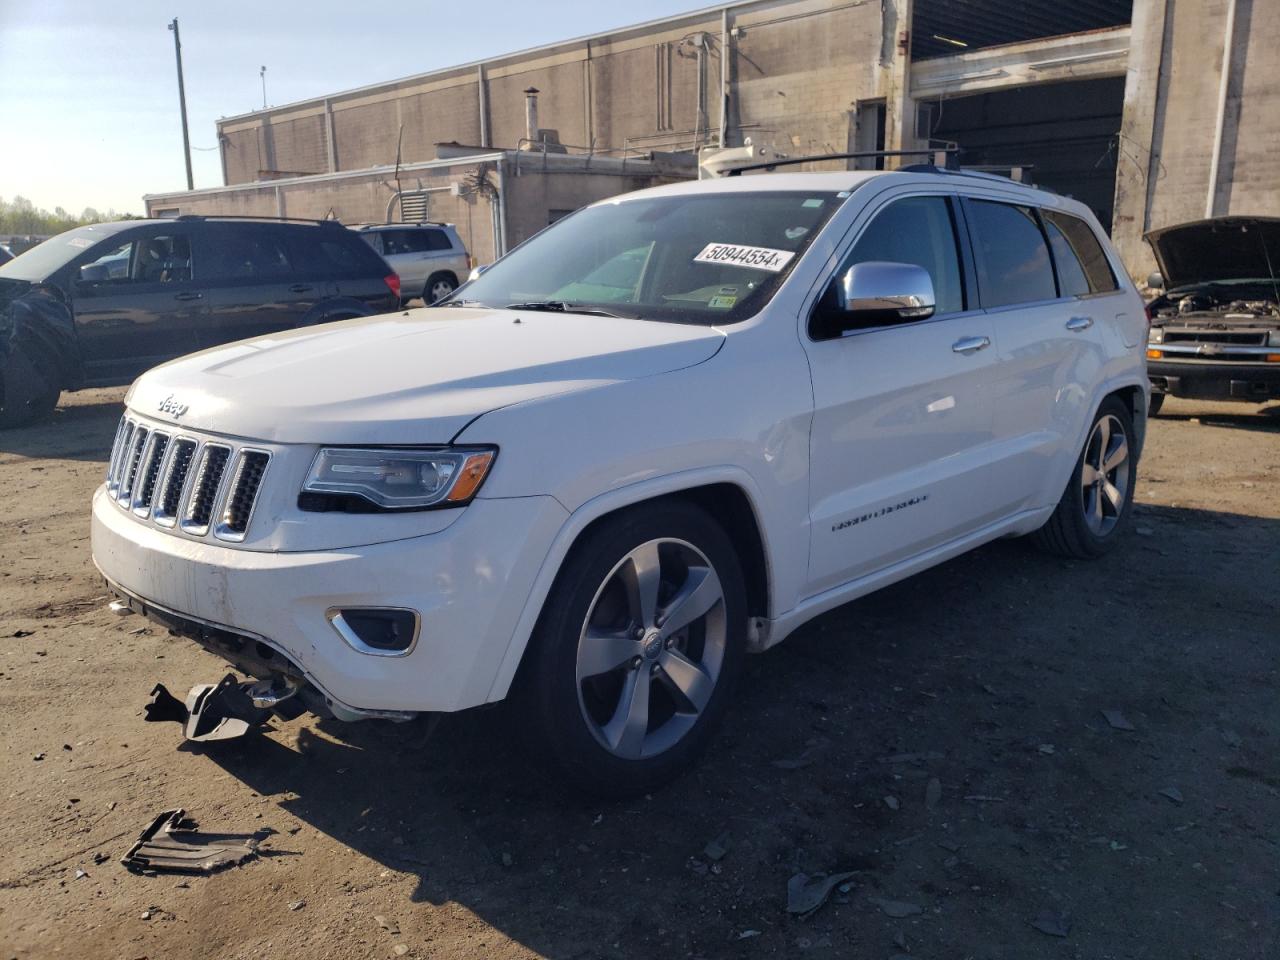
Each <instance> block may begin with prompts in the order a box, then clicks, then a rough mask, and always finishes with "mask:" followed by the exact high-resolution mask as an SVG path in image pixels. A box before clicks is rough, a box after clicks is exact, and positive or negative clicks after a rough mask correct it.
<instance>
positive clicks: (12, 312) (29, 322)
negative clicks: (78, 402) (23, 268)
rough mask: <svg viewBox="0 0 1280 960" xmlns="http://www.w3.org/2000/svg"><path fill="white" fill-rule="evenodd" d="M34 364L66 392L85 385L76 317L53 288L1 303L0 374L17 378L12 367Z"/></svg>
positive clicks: (36, 289)
mask: <svg viewBox="0 0 1280 960" xmlns="http://www.w3.org/2000/svg"><path fill="white" fill-rule="evenodd" d="M33 362H36V363H42V364H45V365H47V368H46V369H47V372H48V373H49V374H50V375H51V376H52V377H53V378H55V379H56V381H57V385H58V386H59V387H61V388H63V389H70V390H74V389H76V388H77V387H79V386H80V385H81V383H83V381H84V365H83V363H82V362H81V358H80V341H79V340H78V339H77V337H76V324H75V317H74V316H73V315H72V312H71V305H70V304H69V303H68V302H67V300H66V298H65V297H63V296H62V295H61V293H59V292H57V291H56V290H55V289H54V288H47V287H40V286H37V287H33V288H31V289H28V290H26V291H24V292H23V294H22V295H21V296H19V297H15V298H13V299H11V300H7V301H5V300H0V373H4V374H7V375H8V376H14V374H15V373H16V372H17V371H16V370H15V371H12V372H11V367H16V366H19V365H29V364H31V363H33Z"/></svg>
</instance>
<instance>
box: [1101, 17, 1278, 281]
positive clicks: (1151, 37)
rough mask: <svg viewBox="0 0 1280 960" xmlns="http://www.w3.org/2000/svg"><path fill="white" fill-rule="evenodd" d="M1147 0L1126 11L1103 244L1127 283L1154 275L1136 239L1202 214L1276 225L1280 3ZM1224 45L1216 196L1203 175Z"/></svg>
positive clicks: (1212, 132)
mask: <svg viewBox="0 0 1280 960" xmlns="http://www.w3.org/2000/svg"><path fill="white" fill-rule="evenodd" d="M1229 5H1230V2H1229V0H1148V2H1147V3H1146V4H1138V5H1135V8H1134V24H1133V40H1132V41H1131V43H1132V46H1131V50H1130V63H1129V73H1128V77H1127V79H1126V88H1125V117H1124V122H1123V124H1122V126H1121V137H1120V164H1119V168H1118V172H1117V182H1116V216H1115V226H1114V229H1113V236H1114V238H1115V240H1116V243H1117V245H1118V246H1119V248H1120V253H1121V256H1123V257H1124V259H1125V263H1126V264H1127V265H1128V266H1129V270H1130V272H1131V273H1132V274H1133V275H1134V277H1135V278H1139V279H1141V278H1145V276H1146V275H1147V273H1148V272H1150V271H1151V270H1153V269H1155V262H1154V259H1153V258H1152V256H1151V252H1150V250H1149V249H1148V248H1147V245H1146V243H1145V242H1144V241H1143V240H1142V234H1143V233H1145V232H1146V231H1147V230H1152V229H1157V228H1159V227H1165V226H1170V225H1172V224H1176V223H1184V222H1187V221H1189V220H1199V219H1201V218H1203V217H1205V216H1206V215H1207V214H1210V213H1211V214H1212V215H1215V216H1221V215H1224V214H1257V215H1265V216H1280V110H1277V109H1276V104H1277V102H1278V98H1280V71H1278V70H1277V69H1276V67H1275V64H1274V50H1275V49H1276V46H1277V44H1280V3H1275V2H1274V0H1236V17H1235V24H1234V29H1233V36H1232V37H1231V38H1230V39H1229V40H1228V39H1227V38H1226V36H1225V30H1226V21H1227V10H1228V7H1229ZM1224 42H1227V43H1229V44H1230V48H1231V57H1230V61H1231V62H1230V72H1229V76H1228V87H1227V100H1226V110H1225V112H1224V123H1223V138H1222V150H1221V155H1220V160H1219V168H1218V178H1217V185H1216V189H1214V190H1213V191H1212V201H1211V199H1210V167H1211V164H1212V156H1213V144H1214V137H1215V133H1216V130H1217V122H1218V112H1219V92H1220V83H1221V77H1222V68H1223V62H1224V59H1225V58H1224V56H1223V52H1224Z"/></svg>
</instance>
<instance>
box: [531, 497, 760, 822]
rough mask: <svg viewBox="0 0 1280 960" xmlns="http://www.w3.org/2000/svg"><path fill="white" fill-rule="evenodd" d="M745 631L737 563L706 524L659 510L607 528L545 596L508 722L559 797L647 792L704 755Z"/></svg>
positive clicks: (615, 520)
mask: <svg viewBox="0 0 1280 960" xmlns="http://www.w3.org/2000/svg"><path fill="white" fill-rule="evenodd" d="M655 562H656V566H655ZM654 570H656V571H657V576H656V578H655V577H654V576H651V575H650V574H651V573H652V572H653V571H654ZM647 584H652V588H651V590H646V589H645V585H647ZM682 598H683V599H684V600H685V601H686V604H687V605H680V604H676V603H673V601H677V600H680V599H682ZM708 604H709V606H708ZM704 607H705V609H703V608H704ZM678 611H684V612H683V613H679V612H678ZM700 611H701V612H700ZM695 615H696V616H695ZM686 616H691V617H693V619H692V620H691V621H690V622H688V623H685V622H684V618H685V617H686ZM664 621H665V624H664ZM641 622H643V623H644V626H643V627H641V625H640V624H641ZM664 625H665V629H664ZM672 625H677V629H675V630H674V631H672V630H671V629H670V628H671V626H672ZM746 629H747V602H746V590H745V587H744V585H743V577H742V569H741V565H740V564H739V562H738V557H737V554H736V553H735V551H734V548H733V545H732V543H731V542H730V540H729V538H728V537H727V536H726V535H725V533H724V531H723V530H722V529H721V528H720V526H719V525H718V524H717V523H716V522H715V521H714V520H713V519H712V518H711V517H710V516H709V515H708V514H706V513H705V512H704V511H702V510H701V509H699V508H697V507H695V506H693V505H692V504H688V503H684V502H681V501H671V500H668V501H659V502H654V503H652V504H645V505H642V506H639V507H636V508H633V509H631V510H627V511H624V512H622V513H619V514H617V515H614V516H611V517H608V518H606V519H604V520H603V521H601V522H600V523H599V524H598V525H596V526H595V527H594V528H592V529H591V530H589V531H588V532H587V534H585V535H584V537H583V538H582V539H581V540H580V541H579V543H577V544H575V546H574V548H573V550H572V551H571V552H570V554H569V556H568V558H567V559H566V560H565V563H564V566H563V567H562V568H561V570H560V574H559V576H558V577H557V578H556V583H555V586H554V587H553V588H552V590H551V593H550V595H549V596H548V597H547V601H546V604H545V606H544V607H543V613H542V617H541V618H540V620H539V623H538V626H537V628H536V629H535V631H534V636H533V638H532V639H531V641H530V646H529V649H528V651H527V652H526V654H525V660H524V663H523V664H522V665H521V672H520V676H519V677H518V679H517V684H516V691H515V695H514V697H513V706H514V708H515V709H514V713H513V720H514V721H515V722H517V723H518V724H519V727H520V731H521V732H522V734H523V735H524V736H525V737H526V738H528V739H529V740H531V744H530V745H531V746H532V747H533V748H534V750H535V751H536V752H537V753H539V754H541V755H542V756H543V758H544V759H546V760H548V761H550V764H551V766H552V769H553V770H554V771H555V772H556V773H558V774H559V776H560V778H561V779H562V780H564V781H566V782H567V783H568V784H569V785H571V786H573V787H575V788H577V789H579V790H581V791H585V792H588V793H592V794H596V795H598V796H603V797H611V798H621V797H630V796H635V795H638V794H642V793H645V792H647V791H650V790H653V789H655V788H656V787H658V786H660V785H662V784H664V783H666V782H668V781H670V780H671V779H673V778H674V777H676V776H678V775H679V774H681V773H683V772H684V771H685V770H687V769H688V768H689V767H690V766H692V765H693V763H694V761H695V760H696V759H697V757H698V756H699V755H700V754H701V753H702V751H703V750H704V749H705V748H706V746H707V743H708V742H709V741H710V739H711V737H712V735H713V734H714V732H715V728H716V727H717V725H718V724H719V722H720V720H721V719H722V718H723V715H724V711H725V709H726V707H727V705H728V703H729V700H730V698H731V695H732V691H733V688H734V686H735V685H736V682H737V679H738V676H739V674H740V673H741V670H742V661H743V658H744V656H745V654H746ZM668 634H669V635H668ZM628 706H632V707H633V709H630V710H628V709H627V707H628ZM641 707H643V712H642V713H641V712H639V711H640V708H641Z"/></svg>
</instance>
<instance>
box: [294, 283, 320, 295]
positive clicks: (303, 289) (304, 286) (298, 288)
mask: <svg viewBox="0 0 1280 960" xmlns="http://www.w3.org/2000/svg"><path fill="white" fill-rule="evenodd" d="M314 289H315V287H313V286H311V284H309V283H295V284H294V285H293V286H292V287H290V288H289V292H290V293H308V292H310V291H312V290H314Z"/></svg>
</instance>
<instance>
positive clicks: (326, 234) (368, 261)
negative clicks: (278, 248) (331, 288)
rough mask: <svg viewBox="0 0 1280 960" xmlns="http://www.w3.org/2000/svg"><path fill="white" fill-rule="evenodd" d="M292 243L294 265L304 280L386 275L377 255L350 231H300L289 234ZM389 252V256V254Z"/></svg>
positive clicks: (310, 229)
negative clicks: (309, 278) (304, 277)
mask: <svg viewBox="0 0 1280 960" xmlns="http://www.w3.org/2000/svg"><path fill="white" fill-rule="evenodd" d="M289 239H290V244H289V246H290V249H291V251H292V253H293V258H294V263H295V265H296V266H297V269H298V272H299V273H300V274H301V275H303V276H306V277H312V278H316V279H342V278H348V279H350V278H353V277H382V276H383V275H384V274H385V273H386V272H387V268H386V266H385V264H383V262H382V260H381V259H380V258H379V257H378V255H377V254H376V253H374V252H373V251H372V250H371V249H369V246H368V244H366V243H363V242H361V241H360V239H359V238H358V237H356V236H355V235H353V234H352V233H351V231H349V230H345V229H339V228H332V227H300V228H299V229H297V230H292V231H290V236H289ZM384 241H385V234H384ZM384 249H385V247H384ZM386 252H387V253H390V251H386Z"/></svg>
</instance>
